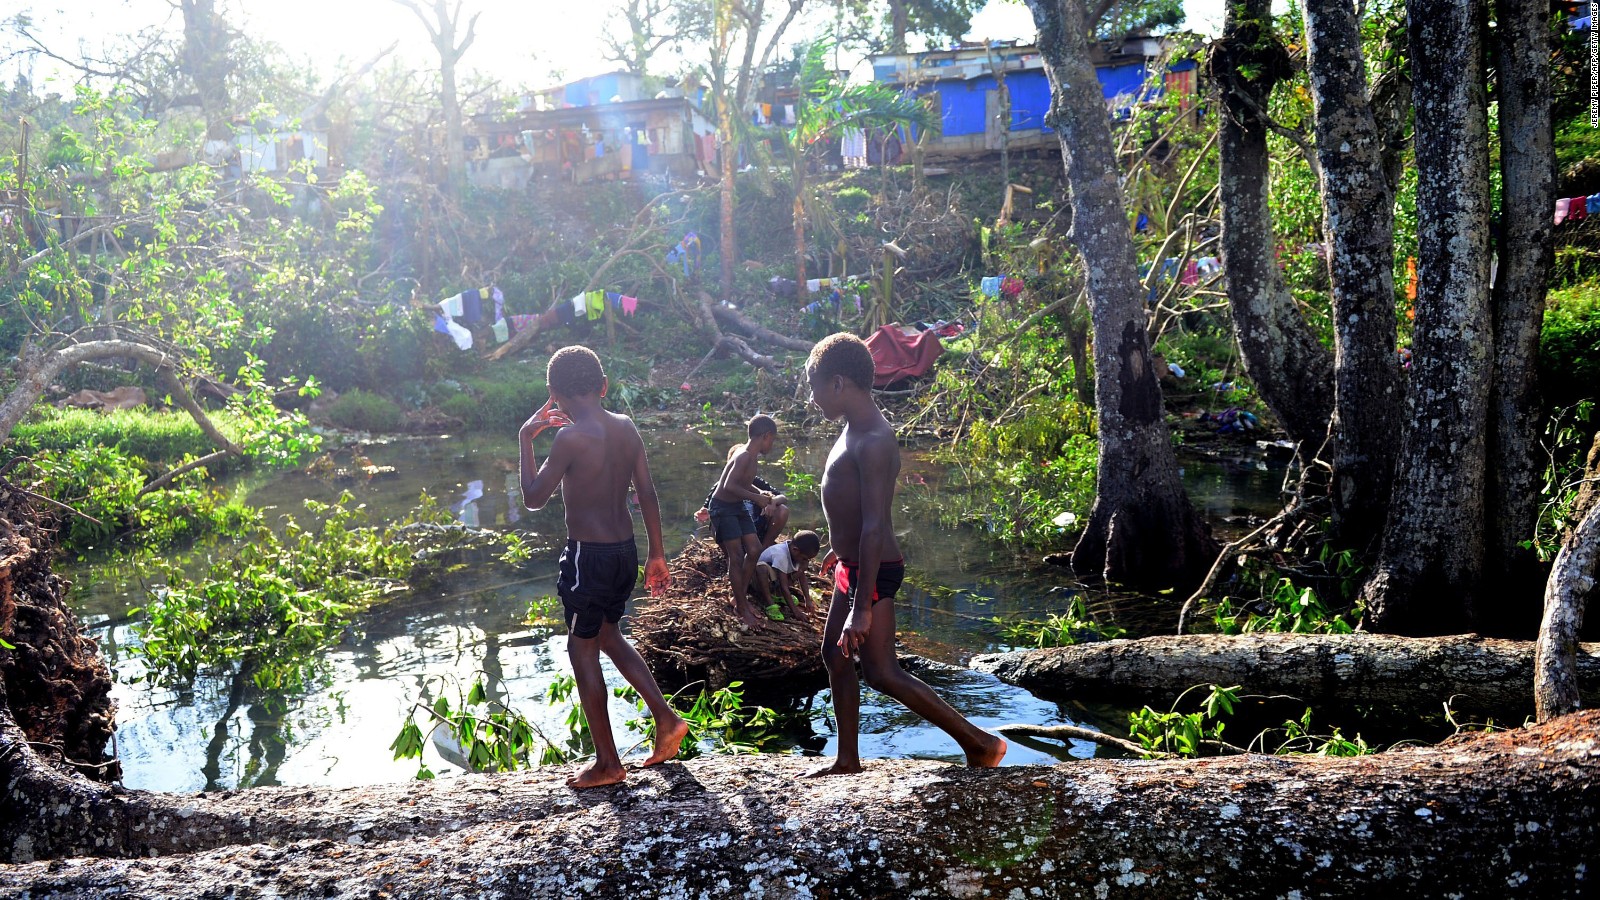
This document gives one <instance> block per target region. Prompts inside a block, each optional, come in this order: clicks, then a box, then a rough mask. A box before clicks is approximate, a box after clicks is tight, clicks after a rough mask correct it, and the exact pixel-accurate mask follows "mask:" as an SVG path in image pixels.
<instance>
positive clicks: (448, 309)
mask: <svg viewBox="0 0 1600 900" xmlns="http://www.w3.org/2000/svg"><path fill="white" fill-rule="evenodd" d="M439 308H440V309H441V310H444V314H445V315H447V316H449V317H450V318H452V319H454V318H456V317H457V316H459V315H461V295H460V294H457V295H455V296H454V297H446V298H445V299H444V300H442V301H440V303H439Z"/></svg>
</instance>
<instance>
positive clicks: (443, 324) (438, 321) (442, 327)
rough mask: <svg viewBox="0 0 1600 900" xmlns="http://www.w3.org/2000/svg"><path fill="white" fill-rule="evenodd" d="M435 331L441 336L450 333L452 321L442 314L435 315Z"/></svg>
mask: <svg viewBox="0 0 1600 900" xmlns="http://www.w3.org/2000/svg"><path fill="white" fill-rule="evenodd" d="M433 330H434V331H437V332H439V333H440V334H449V333H450V320H449V319H447V318H445V317H444V316H443V315H442V314H440V313H434V314H433Z"/></svg>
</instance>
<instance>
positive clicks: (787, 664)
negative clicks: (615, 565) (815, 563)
mask: <svg viewBox="0 0 1600 900" xmlns="http://www.w3.org/2000/svg"><path fill="white" fill-rule="evenodd" d="M668 566H669V567H670V568H671V570H672V587H671V589H670V590H668V591H667V593H666V595H665V596H661V597H653V598H649V599H646V600H644V601H641V602H640V605H639V607H638V608H637V610H636V611H635V612H634V613H633V616H632V618H631V619H630V622H631V625H630V633H631V636H632V639H633V643H634V646H636V647H637V648H638V650H639V655H640V656H643V657H644V661H645V662H646V663H647V664H648V665H649V666H650V671H651V672H652V673H654V675H655V677H656V681H657V682H659V683H660V684H661V686H662V688H663V689H665V690H667V691H668V692H671V691H674V690H677V689H678V688H680V687H683V686H685V685H690V684H693V683H695V682H699V681H703V682H705V683H706V685H707V687H709V688H710V689H711V690H717V689H719V688H723V687H726V686H727V685H728V684H729V683H731V682H734V681H742V682H744V691H745V696H746V697H794V696H801V695H805V694H810V693H812V692H814V691H817V690H820V689H821V688H824V687H827V686H828V675H827V671H826V670H825V669H824V668H823V666H822V655H821V653H820V648H821V646H822V626H823V623H824V622H825V621H826V618H827V594H826V593H825V592H824V591H822V590H819V589H818V585H817V584H816V583H813V585H812V601H813V603H814V604H815V606H816V612H815V613H814V614H811V615H807V614H805V613H804V611H802V612H800V613H799V614H794V613H792V612H790V611H789V610H788V609H787V608H785V610H784V621H781V622H779V621H773V620H766V621H763V622H762V623H761V625H760V627H758V628H755V629H750V630H746V628H745V627H744V625H743V624H741V623H740V622H739V617H738V616H737V615H735V614H734V612H733V604H732V602H731V601H730V593H729V589H728V561H727V558H726V557H724V556H723V554H722V550H721V549H720V548H719V547H717V545H716V544H714V543H712V542H710V541H706V540H701V539H699V538H691V539H690V541H689V543H688V545H687V546H685V547H684V548H683V552H682V553H680V554H678V556H677V557H676V558H675V559H672V560H670V561H669V562H668ZM813 581H814V582H815V579H813Z"/></svg>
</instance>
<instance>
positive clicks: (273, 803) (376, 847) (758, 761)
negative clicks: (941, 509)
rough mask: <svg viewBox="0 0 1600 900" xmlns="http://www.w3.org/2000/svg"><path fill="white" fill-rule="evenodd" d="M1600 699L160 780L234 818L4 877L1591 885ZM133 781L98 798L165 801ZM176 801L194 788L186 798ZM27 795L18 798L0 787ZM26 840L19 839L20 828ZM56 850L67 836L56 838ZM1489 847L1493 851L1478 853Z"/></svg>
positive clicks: (517, 883) (126, 889)
mask: <svg viewBox="0 0 1600 900" xmlns="http://www.w3.org/2000/svg"><path fill="white" fill-rule="evenodd" d="M1597 732H1600V713H1595V712H1584V713H1579V714H1576V715H1574V716H1570V717H1565V718H1562V719H1558V720H1555V721H1553V722H1551V723H1547V724H1544V725H1540V726H1536V727H1533V728H1528V729H1519V730H1515V731H1510V732H1504V733H1499V734H1493V735H1475V736H1472V737H1469V738H1464V739H1458V740H1455V741H1452V742H1450V743H1449V744H1447V745H1444V746H1441V747H1430V748H1415V749H1408V750H1401V751H1394V752H1390V753H1385V754H1380V755H1376V756H1365V757H1356V758H1348V759H1324V758H1309V757H1301V758H1294V759H1288V758H1281V757H1261V756H1251V757H1232V758H1226V759H1208V760H1200V761H1151V762H1133V761H1113V760H1091V761H1085V762H1079V763H1068V764H1063V765H1057V766H1048V767H1045V766H1029V767H1015V768H1005V769H998V770H986V771H977V770H969V769H964V768H959V767H954V766H948V765H941V764H938V763H933V762H927V761H914V760H901V761H893V762H877V763H873V764H871V765H870V766H869V769H868V771H867V772H866V773H865V774H862V775H858V776H852V777H837V778H825V779H817V780H802V779H798V778H797V776H798V775H799V774H800V772H801V771H802V770H803V769H804V768H805V766H806V762H805V761H804V760H800V759H795V758H793V757H774V756H762V757H754V758H752V757H736V758H730V757H716V758H709V759H701V760H696V761H693V762H690V763H687V764H680V763H671V764H668V765H665V766H662V767H660V768H657V769H649V770H644V771H640V772H634V773H632V774H631V778H630V780H629V781H628V782H625V783H624V784H622V785H619V786H617V787H614V788H603V789H599V790H596V791H593V792H590V793H584V794H574V793H573V792H572V791H570V790H569V789H568V788H566V787H565V786H564V784H563V778H564V777H565V776H566V775H568V774H569V772H570V770H569V769H568V768H567V767H561V768H559V769H540V770H536V771H534V772H532V773H522V774H514V775H504V776H464V777H460V778H453V779H447V780H440V781H433V782H416V783H409V784H399V785H382V786H375V787H369V788H354V789H338V790H333V789H309V790H308V789H292V788H257V789H252V790H247V791H240V792H236V793H230V794H213V795H204V796H198V797H186V798H176V797H174V798H160V799H161V800H162V801H163V802H164V803H165V804H166V805H167V807H168V810H167V811H166V812H164V813H161V814H159V815H157V816H154V817H151V818H144V817H140V818H138V819H136V820H133V821H130V822H127V823H124V824H126V825H131V826H133V827H128V828H126V830H123V831H120V832H117V833H115V834H111V835H100V836H101V837H107V838H111V839H112V841H111V843H112V844H113V845H114V846H108V847H105V848H103V849H98V850H97V848H96V847H95V845H94V844H92V843H85V844H82V845H78V846H77V847H75V848H73V849H75V850H76V851H77V852H115V853H118V854H120V855H123V856H127V857H136V856H143V855H145V853H147V852H148V851H155V852H157V853H164V854H165V853H170V852H171V849H170V848H169V847H168V846H165V845H164V843H163V842H162V841H155V840H151V839H150V838H151V836H152V834H153V833H160V832H159V831H158V830H155V827H156V826H159V825H160V823H161V822H163V821H166V820H177V817H178V816H180V815H183V814H184V811H185V810H186V811H187V815H188V817H189V818H188V819H187V820H185V821H193V820H196V819H207V820H225V821H232V822H235V823H240V824H241V826H242V828H243V831H244V832H245V833H244V834H243V835H240V836H238V837H237V838H227V839H225V840H223V841H221V842H219V845H218V846H216V847H213V848H211V849H204V850H201V849H194V850H190V851H188V852H180V853H176V854H174V855H170V856H167V857H166V858H160V859H143V858H125V859H103V858H102V859H92V860H78V861H74V862H71V863H68V864H65V865H63V864H61V863H50V862H32V863H28V864H20V865H13V866H9V867H0V892H4V893H11V892H22V891H27V892H29V894H30V895H31V896H46V895H52V894H64V895H68V896H103V895H106V894H111V893H116V894H117V895H119V896H128V897H171V896H224V895H226V896H229V897H245V898H248V897H265V896H339V897H376V896H387V897H449V896H454V895H461V896H475V897H476V896H516V897H553V896H602V897H621V896H675V897H699V896H712V897H723V896H733V895H739V896H767V897H779V898H795V897H905V896H916V895H927V896H937V897H980V896H990V897H1006V896H1026V897H1044V898H1050V897H1091V896H1100V897H1106V896H1111V895H1113V894H1115V895H1117V896H1123V895H1136V896H1140V897H1155V898H1164V897H1182V898H1192V897H1195V896H1199V895H1202V894H1203V895H1204V896H1216V897H1231V898H1255V897H1282V896H1285V895H1287V896H1296V895H1297V894H1296V892H1298V895H1299V896H1307V897H1310V896H1348V895H1352V894H1355V893H1362V892H1372V891H1376V892H1377V893H1376V894H1375V895H1376V896H1395V895H1398V894H1400V893H1401V892H1406V893H1409V894H1413V895H1415V896H1427V897H1437V896H1447V895H1449V894H1451V893H1457V894H1461V895H1468V896H1481V895H1483V894H1484V893H1485V892H1490V893H1495V894H1497V895H1502V896H1537V897H1558V896H1581V895H1582V894H1583V893H1584V892H1586V891H1588V890H1590V889H1591V888H1592V885H1590V884H1589V883H1588V879H1589V878H1590V877H1592V876H1590V875H1589V874H1588V872H1587V869H1586V867H1587V866H1589V865H1592V862H1593V858H1594V849H1595V848H1594V835H1595V828H1596V824H1597V823H1596V818H1597V810H1600V739H1597V737H1596V735H1597ZM152 797H154V795H141V794H139V793H138V792H134V793H133V794H132V795H130V796H129V797H127V798H123V799H122V800H120V801H119V800H116V799H113V798H108V800H107V802H108V803H119V802H120V803H123V804H128V805H130V806H131V805H132V803H131V801H139V800H140V799H142V798H152ZM180 804H182V806H180ZM11 808H12V809H15V807H11ZM8 849H10V850H11V851H12V853H13V854H14V855H15V849H14V848H8ZM61 849H67V848H61ZM1491 850H1492V852H1490V851H1491Z"/></svg>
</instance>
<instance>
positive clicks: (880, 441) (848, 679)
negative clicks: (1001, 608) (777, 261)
mask: <svg viewBox="0 0 1600 900" xmlns="http://www.w3.org/2000/svg"><path fill="white" fill-rule="evenodd" d="M872 376H873V365H872V354H871V353H870V352H868V350H867V345H866V344H865V343H863V342H862V341H861V339H860V338H858V337H856V336H855V335H853V334H849V333H844V332H841V333H839V334H834V335H830V336H829V337H826V338H823V339H822V340H821V341H819V342H818V343H817V345H816V346H815V347H813V348H811V357H810V359H809V360H808V361H807V362H806V380H807V382H809V384H810V386H811V402H812V403H815V404H816V405H817V407H818V408H819V409H821V410H822V415H823V416H824V417H825V418H827V419H829V420H833V419H841V418H842V419H844V423H845V425H844V433H843V434H840V435H839V439H838V440H837V441H835V442H834V444H833V449H832V450H831V451H830V452H829V453H828V462H827V464H826V466H825V468H824V469H823V474H822V512H823V515H824V516H826V517H827V520H828V539H829V541H830V542H831V543H832V545H833V550H834V552H835V553H837V554H838V557H839V561H838V563H836V564H835V565H834V568H833V585H834V589H833V600H832V602H831V604H830V605H829V607H828V622H827V625H825V626H824V628H823V636H822V661H823V663H825V664H826V665H827V668H828V684H829V686H830V687H831V688H832V689H833V706H834V710H833V711H834V719H835V721H837V722H838V727H839V747H838V753H837V755H836V756H835V757H834V761H833V762H832V763H831V764H830V765H827V766H823V767H822V768H819V769H816V770H814V771H812V772H809V773H807V774H808V775H812V776H816V775H843V774H850V773H854V772H859V771H861V756H860V750H859V746H858V743H859V733H860V728H861V683H860V681H859V680H858V679H857V677H856V668H855V664H854V663H853V662H852V659H851V658H852V656H854V655H856V654H859V655H860V659H861V672H862V675H863V676H865V678H866V680H867V683H868V684H870V685H872V686H873V687H874V688H876V689H877V690H878V691H881V692H882V693H885V694H888V695H889V696H891V697H893V698H895V699H896V700H898V701H900V702H901V703H903V704H905V706H906V708H907V709H910V710H911V711H912V712H914V713H916V714H917V715H920V716H922V717H923V718H924V719H927V720H928V721H929V722H932V723H933V724H935V725H937V726H939V727H940V728H941V729H943V730H944V732H945V733H946V734H948V735H950V736H951V737H953V738H955V740H956V743H958V744H960V745H961V749H962V750H963V751H964V752H965V753H966V755H967V765H969V766H973V767H978V768H992V767H994V766H998V765H999V764H1000V760H1001V759H1002V758H1004V757H1005V755H1006V742H1005V741H1004V740H1002V739H1001V738H999V737H997V736H995V735H992V734H990V733H988V732H986V731H983V730H982V729H980V728H978V727H977V726H976V725H973V724H972V723H971V722H968V721H967V720H966V719H965V718H963V717H962V716H961V714H960V713H958V712H956V711H955V710H954V709H952V708H951V707H950V704H948V703H946V702H944V700H942V699H940V698H939V695H937V694H935V693H934V692H933V689H932V688H930V687H928V686H927V685H926V684H924V683H923V682H922V680H921V679H919V678H917V677H916V676H915V675H912V674H910V673H909V672H907V671H905V670H904V669H902V668H900V663H899V661H898V660H897V659H896V658H895V652H894V638H895V622H894V595H895V594H896V593H897V592H898V591H899V590H900V583H901V581H902V580H903V579H904V578H905V562H904V560H903V559H902V557H901V555H900V545H899V542H897V541H896V540H895V536H894V522H893V521H892V518H891V515H890V513H891V506H892V502H891V501H892V500H893V498H894V485H895V481H896V479H898V478H899V476H900V443H899V439H898V438H897V437H896V436H895V433H894V428H893V427H891V426H890V425H889V422H888V420H886V419H884V417H883V413H882V412H881V411H879V409H878V404H877V402H876V401H875V400H873V398H872Z"/></svg>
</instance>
